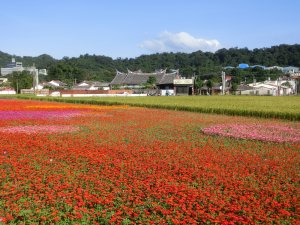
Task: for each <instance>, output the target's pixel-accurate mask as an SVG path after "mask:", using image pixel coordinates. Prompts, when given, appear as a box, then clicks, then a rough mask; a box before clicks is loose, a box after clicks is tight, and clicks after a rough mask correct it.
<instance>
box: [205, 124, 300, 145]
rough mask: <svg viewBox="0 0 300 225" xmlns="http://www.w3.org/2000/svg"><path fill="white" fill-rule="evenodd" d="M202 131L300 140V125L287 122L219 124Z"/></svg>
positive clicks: (275, 140)
mask: <svg viewBox="0 0 300 225" xmlns="http://www.w3.org/2000/svg"><path fill="white" fill-rule="evenodd" d="M202 131H203V132H204V133H205V134H209V135H220V136H224V137H233V138H241V139H253V140H260V141H273V142H300V127H299V126H294V127H292V126H289V125H287V124H219V125H215V126H211V127H207V128H203V129H202Z"/></svg>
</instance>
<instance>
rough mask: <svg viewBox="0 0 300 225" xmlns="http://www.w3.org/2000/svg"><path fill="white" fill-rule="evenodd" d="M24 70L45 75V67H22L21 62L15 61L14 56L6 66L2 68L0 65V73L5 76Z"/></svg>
mask: <svg viewBox="0 0 300 225" xmlns="http://www.w3.org/2000/svg"><path fill="white" fill-rule="evenodd" d="M24 70H26V71H29V72H30V73H33V74H35V73H36V72H38V74H39V75H47V70H46V69H40V70H37V69H36V67H35V66H30V67H23V64H22V62H16V60H15V58H12V59H11V63H8V64H7V65H6V67H4V68H2V67H1V75H2V76H6V75H8V74H11V73H13V72H22V71H24Z"/></svg>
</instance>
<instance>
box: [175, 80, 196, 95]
mask: <svg viewBox="0 0 300 225" xmlns="http://www.w3.org/2000/svg"><path fill="white" fill-rule="evenodd" d="M173 83H174V94H175V95H193V93H194V79H193V78H192V79H185V78H181V79H174V80H173Z"/></svg>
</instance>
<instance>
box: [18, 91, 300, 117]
mask: <svg viewBox="0 0 300 225" xmlns="http://www.w3.org/2000/svg"><path fill="white" fill-rule="evenodd" d="M17 97H18V98H22V99H34V100H45V101H58V102H67V103H80V104H95V105H129V106H135V107H146V108H161V109H169V110H182V111H191V112H199V113H214V114H225V115H237V116H251V117H263V118H278V119H287V120H298V121H299V120H300V96H280V97H278V96H276V97H274V96H168V97H163V96H148V97H82V98H78V97H72V98H58V97H35V96H25V95H19V96H17Z"/></svg>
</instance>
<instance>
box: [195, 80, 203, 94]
mask: <svg viewBox="0 0 300 225" xmlns="http://www.w3.org/2000/svg"><path fill="white" fill-rule="evenodd" d="M202 86H203V81H202V80H201V79H199V78H197V79H196V80H195V89H196V93H197V94H199V93H200V89H201V88H202Z"/></svg>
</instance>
